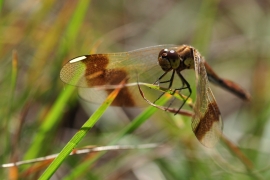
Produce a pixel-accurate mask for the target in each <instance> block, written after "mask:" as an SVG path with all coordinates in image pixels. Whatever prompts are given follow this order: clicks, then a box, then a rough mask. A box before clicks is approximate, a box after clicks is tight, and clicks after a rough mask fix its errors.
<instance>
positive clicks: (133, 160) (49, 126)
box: [0, 0, 270, 180]
mask: <svg viewBox="0 0 270 180" xmlns="http://www.w3.org/2000/svg"><path fill="white" fill-rule="evenodd" d="M158 44H179V45H181V44H189V45H191V46H193V47H195V48H197V49H198V50H199V52H200V53H201V54H202V55H203V56H204V57H205V58H206V60H207V61H208V63H209V64H210V65H211V66H212V67H213V69H214V70H215V71H216V72H217V73H218V74H219V75H220V76H221V77H224V78H227V79H230V80H233V81H235V82H237V83H238V84H239V85H240V86H242V87H243V88H244V89H246V90H247V91H248V92H250V93H251V95H252V101H251V102H249V103H247V102H243V101H242V100H241V99H239V98H237V97H235V96H234V95H231V94H230V93H228V92H226V91H224V90H223V89H220V88H218V87H216V86H212V85H211V88H212V90H213V92H214V94H215V97H216V100H217V103H218V105H219V107H220V110H221V113H222V117H223V121H224V135H225V136H227V137H228V139H229V140H230V141H231V142H233V143H235V144H236V145H237V146H239V148H240V150H241V152H242V153H243V154H244V155H245V156H246V157H247V158H248V159H249V161H250V162H251V163H252V166H249V165H248V164H249V163H248V162H243V161H241V160H239V156H237V155H235V152H234V151H233V150H231V149H230V148H227V147H226V146H224V145H222V143H221V144H219V145H218V146H217V149H216V151H213V150H209V149H207V148H204V147H203V146H202V145H201V144H200V143H199V142H198V141H197V139H196V138H195V136H194V134H193V132H192V130H191V127H190V118H188V117H182V116H179V115H176V116H174V115H172V114H169V113H167V112H163V111H160V110H158V111H157V112H156V113H155V114H154V115H153V116H152V117H151V118H149V120H148V121H147V122H146V123H144V124H143V125H142V126H140V127H138V128H137V129H136V131H135V132H133V133H131V134H130V135H128V136H125V137H124V138H122V139H121V140H120V141H119V142H118V143H117V144H131V145H135V144H145V143H163V142H166V145H165V146H163V147H162V148H154V149H151V150H138V149H135V150H121V151H120V150H119V151H112V152H107V153H106V154H105V156H102V158H99V159H98V160H97V161H96V162H95V164H94V165H92V166H89V167H80V164H82V163H83V162H85V161H87V160H89V159H91V158H92V156H89V155H77V156H73V157H69V158H67V159H66V160H65V161H64V164H62V166H61V167H60V168H59V169H58V170H57V171H56V173H55V174H54V176H53V178H54V179H63V178H64V177H65V178H67V179H68V178H70V179H91V180H92V179H102V180H103V179H108V180H116V179H131V180H133V179H134V180H137V179H138V180H146V179H156V180H159V179H160V180H163V179H269V178H270V171H269V170H270V158H269V152H270V146H269V143H270V141H269V138H270V133H269V132H270V131H269V130H270V124H269V120H270V116H269V115H270V92H269V90H270V81H269V78H270V50H269V47H270V1H269V0H258V1H255V0H239V1H233V0H227V1H218V0H205V1H195V0H191V1H176V0H168V1H162V0H155V1H150V0H144V1H132V0H125V1H113V0H109V1H98V0H94V1H87V0H81V1H74V0H66V1H57V2H55V1H52V0H47V1H34V0H23V1H18V0H17V1H16V0H11V1H3V0H2V1H0V62H1V66H0V83H1V86H0V97H1V101H0V130H1V131H0V142H1V144H2V148H0V163H1V164H4V163H8V162H15V161H19V160H23V159H24V160H25V159H32V158H37V157H43V156H45V155H49V154H53V153H58V152H59V151H60V150H61V149H62V148H63V147H64V146H65V144H66V143H67V142H68V140H69V139H70V138H71V137H72V136H73V135H74V134H75V133H76V132H77V131H78V129H79V128H80V127H81V125H82V124H83V123H84V122H85V121H86V120H87V119H88V117H89V116H90V115H91V113H92V112H94V111H95V109H96V108H97V107H98V106H97V105H89V103H86V102H83V101H80V99H79V97H78V95H77V93H76V89H72V88H69V87H67V86H66V85H65V84H63V83H62V82H61V80H60V79H59V72H60V70H61V67H62V66H63V64H64V63H65V62H67V61H68V60H69V59H71V58H73V57H76V56H79V55H83V54H89V53H90V52H91V51H92V52H94V51H96V52H99V53H108V52H120V51H129V50H134V49H137V48H142V47H147V46H152V45H158ZM191 74H192V73H191ZM190 83H191V84H193V87H194V82H190ZM194 91H195V89H194ZM90 106H91V107H90ZM139 113H140V110H138V109H134V110H133V109H129V110H128V111H127V110H123V109H121V108H119V107H112V108H110V109H109V110H107V112H106V113H105V114H104V115H103V117H102V118H101V119H100V121H99V122H98V123H97V124H96V125H95V127H94V128H93V129H91V131H90V132H89V133H88V135H87V136H86V137H85V138H84V139H83V141H82V142H81V143H80V144H79V145H78V147H82V146H85V145H100V146H106V145H108V142H111V141H113V139H114V137H115V136H117V133H119V131H121V129H123V128H124V127H126V126H127V125H128V124H129V123H130V122H131V120H132V119H133V118H134V117H135V116H136V115H138V114H139ZM78 167H79V168H78ZM44 169H46V166H42V164H41V165H40V166H38V164H31V165H27V166H26V165H24V166H19V167H18V169H14V168H13V169H12V168H11V169H3V168H2V169H1V173H0V178H1V179H12V178H13V179H36V178H38V177H39V176H40V175H41V174H42V172H43V171H44ZM74 174H75V175H74Z"/></svg>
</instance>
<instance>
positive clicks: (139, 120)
mask: <svg viewBox="0 0 270 180" xmlns="http://www.w3.org/2000/svg"><path fill="white" fill-rule="evenodd" d="M168 100H169V97H168V96H163V97H161V98H160V99H159V100H158V101H157V103H156V104H158V105H164V104H165V103H166V102H167V101H168ZM157 110H158V109H157V108H155V107H153V106H149V107H148V108H147V109H146V110H145V111H143V112H142V113H141V114H139V115H138V116H137V117H136V118H135V119H133V120H132V122H131V123H130V124H129V125H128V126H127V127H125V128H124V129H123V130H122V131H121V132H120V133H119V134H118V135H117V136H116V137H115V138H114V139H113V140H112V141H111V142H110V143H108V145H114V144H116V143H117V142H118V141H119V140H120V139H121V138H123V137H124V136H125V135H127V134H130V133H132V132H133V131H135V130H136V129H137V128H138V127H140V125H142V124H143V123H144V122H145V121H146V120H148V119H149V118H150V117H151V116H152V115H153V114H154V113H155V112H156V111H157ZM106 152H107V151H102V152H98V153H96V154H95V156H93V158H92V159H89V160H88V161H85V162H83V163H81V164H80V165H78V166H76V168H74V169H73V171H72V172H71V173H70V174H69V175H68V176H66V177H65V178H64V179H65V180H72V179H77V178H78V177H79V176H80V175H82V174H84V173H85V172H86V171H87V170H89V167H91V166H92V165H93V163H94V162H96V161H97V160H98V159H99V158H100V157H102V156H103V155H104V154H105V153H106Z"/></svg>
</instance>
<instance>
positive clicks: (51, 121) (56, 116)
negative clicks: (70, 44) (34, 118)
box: [24, 0, 90, 159]
mask: <svg viewBox="0 0 270 180" xmlns="http://www.w3.org/2000/svg"><path fill="white" fill-rule="evenodd" d="M88 3H90V1H87V0H83V1H79V3H78V5H77V7H76V10H75V12H74V15H73V17H72V19H71V22H70V23H69V26H68V27H67V36H68V37H70V39H75V37H76V35H77V34H78V30H79V28H80V25H81V24H82V21H83V17H84V16H85V14H86V12H87V7H88ZM59 51H60V52H59V54H62V53H63V50H61V49H60V50H59ZM74 89H75V88H74V87H72V86H67V87H66V89H65V91H63V92H62V93H61V94H60V96H59V97H58V99H57V100H56V102H55V104H54V105H53V107H52V109H51V111H50V112H49V113H48V115H47V116H46V118H45V119H44V123H43V124H42V125H41V127H40V129H39V131H38V133H37V135H36V136H35V139H34V141H33V144H32V146H31V147H30V148H29V150H28V151H27V153H26V154H25V156H24V159H32V158H35V157H37V156H38V155H39V152H40V151H41V150H42V148H43V144H44V142H46V141H45V140H46V139H47V137H48V133H49V132H51V131H52V130H53V129H54V127H55V126H56V125H57V124H58V122H59V120H60V117H61V116H62V113H61V112H62V110H63V109H64V107H65V105H66V103H67V102H68V100H69V98H70V96H71V95H72V93H73V92H74Z"/></svg>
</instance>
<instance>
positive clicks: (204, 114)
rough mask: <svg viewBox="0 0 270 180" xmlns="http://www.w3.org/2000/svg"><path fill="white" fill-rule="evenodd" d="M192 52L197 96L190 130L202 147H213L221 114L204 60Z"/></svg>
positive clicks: (196, 52) (218, 129)
mask: <svg viewBox="0 0 270 180" xmlns="http://www.w3.org/2000/svg"><path fill="white" fill-rule="evenodd" d="M193 51H194V53H193V54H194V68H195V74H196V88H197V94H196V104H195V108H194V111H195V114H194V117H193V119H192V130H193V132H194V133H195V135H196V137H197V139H198V140H199V141H200V142H201V143H202V144H203V145H204V146H206V147H213V146H215V144H216V143H217V142H218V141H219V137H220V135H221V133H222V127H223V124H222V119H221V114H220V111H219V108H218V106H217V103H216V100H215V98H214V96H213V93H212V91H211V89H210V87H209V82H208V78H207V73H206V70H205V67H204V62H203V61H204V60H203V58H202V57H201V55H200V54H199V52H198V51H196V50H195V49H194V50H193Z"/></svg>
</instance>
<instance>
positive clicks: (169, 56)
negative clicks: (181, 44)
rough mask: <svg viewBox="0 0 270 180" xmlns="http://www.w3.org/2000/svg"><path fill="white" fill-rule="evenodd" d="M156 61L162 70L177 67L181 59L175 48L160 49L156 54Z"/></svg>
mask: <svg viewBox="0 0 270 180" xmlns="http://www.w3.org/2000/svg"><path fill="white" fill-rule="evenodd" d="M158 62H159V65H160V67H161V68H162V70H163V71H166V72H167V71H170V70H172V69H178V68H179V66H180V65H181V62H182V59H181V58H180V57H179V55H178V53H177V52H176V51H175V50H168V49H162V50H161V51H160V53H159V55H158Z"/></svg>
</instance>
